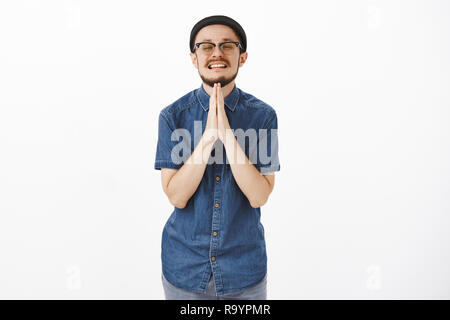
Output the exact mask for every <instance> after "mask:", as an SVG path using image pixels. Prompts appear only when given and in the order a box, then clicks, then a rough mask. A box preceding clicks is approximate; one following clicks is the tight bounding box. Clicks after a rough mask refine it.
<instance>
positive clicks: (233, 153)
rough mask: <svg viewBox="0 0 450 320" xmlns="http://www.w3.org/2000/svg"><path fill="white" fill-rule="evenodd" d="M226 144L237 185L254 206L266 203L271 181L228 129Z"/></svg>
mask: <svg viewBox="0 0 450 320" xmlns="http://www.w3.org/2000/svg"><path fill="white" fill-rule="evenodd" d="M224 146H225V151H226V154H227V158H228V162H229V163H230V167H231V171H232V173H233V177H234V179H235V180H236V183H237V185H238V186H239V188H240V189H241V191H242V192H243V193H244V194H245V196H246V197H247V199H248V200H249V202H250V205H251V206H252V207H254V208H258V207H261V206H262V205H264V204H265V203H266V201H267V199H268V198H269V195H270V193H271V191H272V190H271V186H270V184H269V182H268V181H267V179H266V178H264V176H263V175H262V174H261V173H260V172H259V171H258V169H256V167H255V166H254V165H253V164H252V163H250V161H249V160H248V158H247V156H246V154H245V152H244V151H243V150H242V148H241V146H240V145H239V143H238V142H237V140H236V138H235V136H234V134H233V132H232V131H231V130H226V139H225V144H224Z"/></svg>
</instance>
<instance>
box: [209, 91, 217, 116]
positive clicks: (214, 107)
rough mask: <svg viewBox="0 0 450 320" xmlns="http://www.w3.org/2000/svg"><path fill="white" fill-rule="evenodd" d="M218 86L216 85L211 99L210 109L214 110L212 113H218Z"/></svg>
mask: <svg viewBox="0 0 450 320" xmlns="http://www.w3.org/2000/svg"><path fill="white" fill-rule="evenodd" d="M216 100H217V98H216V84H214V87H213V91H212V94H211V97H210V99H209V107H210V108H211V109H212V110H211V111H212V112H214V113H216V111H215V110H216Z"/></svg>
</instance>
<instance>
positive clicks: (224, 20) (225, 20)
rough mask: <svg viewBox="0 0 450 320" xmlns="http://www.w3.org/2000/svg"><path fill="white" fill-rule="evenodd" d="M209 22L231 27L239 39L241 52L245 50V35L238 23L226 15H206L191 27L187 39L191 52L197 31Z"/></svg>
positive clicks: (209, 23)
mask: <svg viewBox="0 0 450 320" xmlns="http://www.w3.org/2000/svg"><path fill="white" fill-rule="evenodd" d="M211 24H222V25H226V26H228V27H230V28H231V29H233V30H234V32H236V34H237V36H238V37H239V38H240V39H241V46H242V52H245V51H246V50H247V37H246V35H245V31H244V29H243V28H242V27H241V25H240V24H239V23H237V22H236V21H234V20H233V19H231V18H230V17H227V16H221V15H216V16H210V17H206V18H204V19H202V20H200V21H199V22H197V23H196V24H195V26H194V27H193V28H192V31H191V37H190V39H189V48H190V50H191V52H194V40H195V36H196V35H197V33H198V32H199V31H200V29H202V28H203V27H206V26H209V25H211Z"/></svg>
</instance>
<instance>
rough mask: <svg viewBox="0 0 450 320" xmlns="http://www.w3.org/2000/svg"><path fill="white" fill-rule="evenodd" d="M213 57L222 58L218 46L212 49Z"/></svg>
mask: <svg viewBox="0 0 450 320" xmlns="http://www.w3.org/2000/svg"><path fill="white" fill-rule="evenodd" d="M212 56H213V57H222V56H223V52H222V50H220V46H219V45H216V46H215V47H214V49H213V53H212Z"/></svg>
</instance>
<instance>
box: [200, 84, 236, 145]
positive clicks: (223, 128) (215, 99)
mask: <svg viewBox="0 0 450 320" xmlns="http://www.w3.org/2000/svg"><path fill="white" fill-rule="evenodd" d="M227 130H228V131H229V130H231V128H230V123H229V122H228V118H227V115H226V113H225V103H224V98H223V93H222V88H221V85H220V83H215V84H214V87H213V92H212V94H211V97H210V98H209V111H208V119H207V120H206V128H205V134H206V135H207V140H208V141H209V142H213V143H214V142H215V141H216V140H217V139H220V140H221V141H222V143H223V144H225V139H226V133H227Z"/></svg>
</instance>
